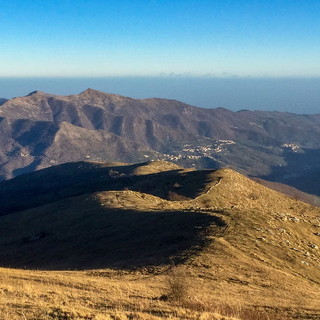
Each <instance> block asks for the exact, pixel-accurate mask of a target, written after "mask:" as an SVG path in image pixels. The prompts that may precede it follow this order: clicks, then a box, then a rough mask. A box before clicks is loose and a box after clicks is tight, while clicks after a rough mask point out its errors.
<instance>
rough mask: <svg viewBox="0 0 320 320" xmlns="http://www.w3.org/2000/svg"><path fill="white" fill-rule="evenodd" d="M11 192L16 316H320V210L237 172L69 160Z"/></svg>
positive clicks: (9, 246) (6, 275)
mask: <svg viewBox="0 0 320 320" xmlns="http://www.w3.org/2000/svg"><path fill="white" fill-rule="evenodd" d="M53 176H54V177H56V180H54V179H52V177H53ZM28 184H29V186H30V188H28V187H27V186H28ZM0 190H1V191H0V192H4V190H6V192H7V195H8V196H7V199H5V200H6V201H4V203H2V204H1V213H3V214H4V215H2V216H1V217H0V257H1V262H0V266H1V267H2V268H0V278H1V279H2V281H1V285H0V292H1V290H2V292H3V294H2V295H1V296H0V310H1V311H0V312H7V314H9V315H12V317H11V319H18V317H15V316H14V315H19V314H20V315H21V314H24V315H25V316H28V317H29V318H30V319H55V318H54V316H53V315H52V314H53V313H54V312H57V313H60V315H61V317H62V315H63V314H69V318H71V319H88V317H89V315H91V318H90V319H108V318H106V316H107V315H108V314H109V315H110V317H109V318H111V319H112V318H114V319H116V316H115V315H114V313H115V310H117V311H118V312H122V318H121V319H130V317H131V319H134V318H137V319H167V318H171V319H222V318H223V317H220V318H219V317H217V316H216V315H214V312H215V311H218V310H219V311H221V312H222V313H224V314H225V315H229V316H230V315H232V316H234V317H235V316H236V317H238V318H240V319H243V320H244V319H246V320H248V319H263V320H266V319H319V316H320V309H319V303H318V302H319V299H320V292H319V285H320V273H319V269H320V251H319V247H320V209H319V208H316V207H313V206H310V205H308V204H305V203H303V202H300V201H298V200H296V199H293V198H289V197H287V196H285V195H283V194H280V193H278V192H276V191H274V190H271V189H269V188H266V187H264V186H262V185H260V184H258V183H256V182H254V181H252V180H251V179H248V178H246V177H245V176H243V175H241V174H240V173H238V172H235V171H234V170H231V169H220V170H200V171H197V170H190V169H183V168H181V167H178V166H176V165H174V164H172V163H167V162H162V161H156V162H150V163H143V164H137V165H124V164H116V163H83V162H82V163H70V164H65V165H60V166H56V167H52V168H48V169H44V170H41V171H39V172H35V173H31V174H28V175H22V176H19V177H17V178H15V179H13V180H11V181H5V182H2V183H0ZM20 197H21V198H20ZM20 200H21V201H20ZM15 203H16V204H17V206H16V207H15V208H14V207H13V205H14V204H15ZM25 209H27V210H25ZM4 267H6V268H8V267H10V268H13V267H14V268H23V269H28V270H24V271H23V270H21V271H16V272H15V271H10V270H8V269H3V268H4ZM32 270H34V271H32ZM39 270H43V271H39ZM50 270H51V271H50ZM59 270H60V271H59ZM71 270H78V271H71ZM172 272H173V275H174V274H175V276H173V277H175V278H173V279H175V280H178V281H179V283H181V282H183V284H184V285H185V287H187V288H188V293H185V295H184V296H183V297H182V298H181V299H182V300H179V302H177V301H176V300H172V297H171V296H170V295H168V293H167V284H168V277H171V278H169V279H171V280H172ZM170 275H171V276H170ZM171 280H170V281H171ZM28 288H29V289H28ZM32 288H33V289H32ZM17 297H19V298H18V299H19V301H24V302H23V304H17V303H16V302H12V301H15V299H16V298H17ZM24 306H28V307H24ZM137 306H139V307H137ZM239 306H241V308H239ZM72 308H73V309H72ZM74 310H76V311H74ZM236 310H237V311H236ZM250 310H251V311H250ZM249 311H250V312H253V313H246V312H249ZM15 312H16V313H15ZM19 312H20V313H19ZM72 312H76V313H77V315H74V316H73V318H72V317H71V314H72ZM221 312H220V313H221ZM50 314H51V315H52V317H51V318H50V316H49V315H50ZM98 314H100V316H99V317H98ZM102 314H104V315H105V318H101V316H102ZM111 314H112V316H111ZM130 314H131V315H130ZM250 314H251V316H250V317H249V315H250ZM0 315H1V313H0ZM35 315H37V316H35ZM40 315H41V317H40ZM44 315H47V317H45V316H44ZM204 316H206V317H204ZM32 317H33V318H32ZM29 318H28V319H29ZM118 318H119V319H120V316H119V315H118Z"/></svg>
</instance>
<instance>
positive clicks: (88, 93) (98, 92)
mask: <svg viewBox="0 0 320 320" xmlns="http://www.w3.org/2000/svg"><path fill="white" fill-rule="evenodd" d="M92 94H103V95H106V94H107V93H104V92H102V91H98V90H95V89H92V88H88V89H86V90H84V91H82V92H81V93H80V95H92Z"/></svg>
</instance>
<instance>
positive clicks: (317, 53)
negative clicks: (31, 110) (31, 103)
mask: <svg viewBox="0 0 320 320" xmlns="http://www.w3.org/2000/svg"><path fill="white" fill-rule="evenodd" d="M319 17H320V1H318V0H269V1H263V0H210V1H209V0H171V1H170V0H118V1H115V0H114V1H109V0H77V1H74V0H11V1H7V0H0V21H1V23H0V40H1V42H0V78H2V79H7V78H8V77H9V78H12V79H17V78H24V79H30V78H35V79H36V78H37V79H38V82H32V81H31V82H30V81H29V82H28V83H29V84H34V85H35V84H37V88H32V90H33V89H40V90H43V91H48V89H49V90H51V91H53V92H56V91H57V93H59V91H60V92H61V91H63V93H67V92H66V91H68V90H69V91H68V92H70V93H74V91H75V90H79V91H81V90H82V89H85V88H86V87H89V86H90V85H89V84H90V81H89V80H88V81H86V80H83V81H82V82H81V81H80V82H79V81H78V80H77V79H80V78H81V79H89V78H90V79H91V80H92V79H94V78H96V79H100V80H97V81H98V82H93V84H96V85H97V86H98V87H99V88H100V89H104V90H106V91H107V89H108V88H111V89H114V90H115V91H117V92H116V93H120V94H127V95H130V94H131V95H133V96H137V97H149V96H152V95H153V94H152V93H155V94H157V93H159V94H161V97H164V98H167V97H168V98H173V97H172V90H171V91H170V88H169V87H168V89H167V91H165V90H164V88H165V87H166V86H164V85H163V86H162V88H160V89H159V88H156V86H159V85H160V83H161V79H160V80H159V81H160V82H159V81H158V80H157V81H158V82H157V81H155V78H157V77H160V78H162V79H164V80H163V81H164V82H165V81H166V80H165V79H169V80H168V81H169V82H170V79H171V80H172V81H171V83H172V85H174V83H175V81H176V80H174V79H175V78H183V79H189V82H188V83H186V84H185V88H186V89H185V93H184V94H183V89H182V87H181V90H180V89H179V90H180V91H179V92H180V93H179V94H178V97H177V98H179V99H181V100H184V101H186V102H189V103H193V104H197V101H195V97H198V98H199V103H198V104H202V105H203V106H210V107H211V106H218V104H219V106H225V107H230V106H231V107H230V108H232V106H233V105H234V103H233V101H235V102H237V98H242V99H243V100H242V101H239V103H238V104H237V103H235V104H236V105H239V106H240V105H243V104H244V103H248V104H250V105H253V104H256V105H257V106H256V107H257V108H259V106H264V107H263V108H269V109H274V108H278V107H279V106H280V107H282V108H285V109H286V110H289V111H290V110H293V111H296V110H298V111H299V112H304V110H306V112H309V111H310V110H311V109H310V110H308V109H306V108H307V106H303V107H300V109H299V106H296V107H293V104H292V103H291V100H292V96H291V97H290V95H292V92H297V91H295V88H296V86H295V85H293V86H291V87H290V86H288V82H287V81H286V80H285V79H288V78H289V79H299V78H300V79H307V80H306V81H307V82H305V83H304V84H303V86H306V84H307V83H309V84H311V87H312V88H317V89H319V90H318V91H320V87H319V81H318V79H319V78H320V36H319V35H320V19H319ZM112 77H119V79H120V80H121V79H122V80H123V82H121V81H120V80H119V81H114V83H116V84H118V86H115V85H114V84H113V85H112V84H111V82H110V81H109V80H110V79H115V78H112ZM146 77H149V82H148V85H147V86H146V85H145V84H146V82H143V81H144V80H143V79H145V78H146ZM43 78H48V79H56V80H53V82H51V84H53V83H55V84H56V86H54V85H48V81H47V82H46V81H44V82H43V81H42V80H41V79H43ZM61 78H69V79H70V81H69V82H68V81H64V82H63V83H64V89H63V90H61V85H59V83H58V80H57V79H60V80H61ZM102 78H108V80H106V82H105V85H101V83H102V82H101V81H102V80H101V79H102ZM125 78H127V80H125ZM132 78H136V79H138V78H141V79H140V82H139V81H138V82H137V83H140V84H141V86H144V87H146V88H149V89H145V90H144V91H143V88H137V90H136V91H134V92H132V90H128V83H129V82H130V81H132ZM142 78H143V79H142ZM195 78H196V80H195ZM221 78H222V79H226V78H227V79H236V78H239V79H248V78H249V79H250V78H252V79H262V80H261V81H260V83H261V86H262V85H263V84H264V83H266V82H264V80H263V79H284V80H283V81H282V82H281V83H280V88H283V90H284V91H283V92H282V91H281V90H280V91H281V92H279V88H278V87H277V82H276V81H275V82H273V84H272V85H271V86H270V85H269V86H268V85H267V87H268V88H269V89H266V91H265V92H266V93H265V94H262V95H261V99H262V97H263V98H265V97H267V95H268V94H270V95H271V96H270V97H269V98H270V99H267V100H264V101H262V100H261V101H259V99H258V98H257V93H256V94H255V95H254V99H251V100H250V99H249V98H248V94H249V93H250V90H256V89H257V85H256V84H255V85H253V84H252V83H253V82H250V81H249V82H248V81H246V80H244V82H243V83H242V84H241V85H236V87H235V89H234V87H232V86H231V87H230V83H231V82H229V83H227V82H223V80H221V83H220V84H219V85H218V84H217V83H216V82H214V81H213V80H212V79H221ZM130 79H131V80H130ZM309 79H315V81H314V82H310V81H309ZM18 80H19V79H17V81H11V82H3V80H1V83H2V84H3V85H2V87H0V97H11V96H17V95H20V92H21V90H22V88H24V90H28V88H29V86H28V85H24V86H22V84H21V81H20V82H19V81H18ZM60 80H59V81H60ZM99 81H100V82H99ZM108 81H109V82H108ZM126 81H127V82H126ZM128 81H129V82H128ZM179 81H180V80H179ZM179 81H178V82H179ZM194 81H196V82H197V81H198V82H197V85H195V87H197V88H199V90H198V91H196V92H194V91H192V92H194V95H193V98H192V97H191V98H189V97H190V93H189V92H188V90H189V91H190V88H192V89H193V87H192V86H193V84H194V83H195V82H194ZM201 81H202V82H201ZM257 81H258V80H257ZM308 81H309V82H308ZM49 82H50V81H49ZM169 82H168V83H169ZM176 82H177V81H176ZM9 83H10V85H11V87H10V88H9V87H8V85H7V84H9ZM60 83H62V82H61V81H60ZM79 83H82V85H79ZM86 83H87V84H88V85H86ZM91 83H92V81H91ZM99 83H100V85H99ZM179 83H183V81H182V80H181V81H180V82H179ZM214 83H215V85H214ZM234 83H238V82H237V81H236V82H234ZM250 83H251V84H250ZM268 83H269V82H268ZM25 84H26V82H25ZM143 84H144V85H143ZM201 84H203V85H201ZM222 84H224V85H225V87H223V88H222V87H221V85H222ZM269 84H270V83H269ZM278 84H279V82H278ZM152 85H153V86H152ZM210 85H212V87H210ZM181 86H182V85H181ZM244 87H245V89H243V90H242V91H241V90H240V89H239V88H244ZM258 87H259V86H258ZM179 88H180V87H179ZM204 88H207V89H206V90H207V91H205V90H204ZM261 88H262V87H261ZM270 88H274V91H272V90H271V89H270ZM277 88H278V89H277ZM162 89H163V90H162ZM147 90H148V91H147ZM219 90H220V91H219ZM230 90H233V91H235V92H238V96H236V95H234V96H231V97H230V94H231V95H232V93H230ZM239 90H240V91H239ZM259 90H260V89H259ZM259 90H258V91H257V92H261V90H260V91H259ZM218 91H219V92H218ZM311 91H312V95H311V97H310V96H308V94H310V90H304V91H303V90H302V91H301V94H304V95H305V98H306V100H307V101H309V102H310V106H311V105H312V106H313V107H312V108H313V109H312V110H314V108H315V107H316V106H320V96H319V94H316V93H315V92H316V91H317V90H316V89H312V90H311ZM177 92H178V91H177ZM210 92H211V95H210ZM221 92H225V94H226V97H225V99H224V100H223V99H220V100H219V99H216V100H215V99H214V98H215V97H216V96H214V94H215V93H216V95H217V94H218V93H219V94H220V95H221ZM268 92H269V93H268ZM298 92H300V91H299V90H298ZM25 93H27V92H25ZM274 94H278V95H279V94H280V95H281V97H280V96H279V97H280V98H279V99H278V100H277V101H273V100H272V98H274V97H272V95H274ZM228 95H229V100H228V99H227V98H228V97H227V96H228ZM204 97H207V98H205V99H204ZM297 97H298V96H297ZM300 98H301V97H300ZM266 101H267V102H268V104H267V105H266ZM298 101H299V99H298ZM221 104H222V105H221ZM294 104H295V105H296V104H297V102H295V103H294ZM233 108H237V106H234V107H233ZM310 108H311V107H310Z"/></svg>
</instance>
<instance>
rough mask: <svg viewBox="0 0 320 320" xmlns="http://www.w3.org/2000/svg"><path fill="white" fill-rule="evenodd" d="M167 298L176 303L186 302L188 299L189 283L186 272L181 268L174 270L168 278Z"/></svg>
mask: <svg viewBox="0 0 320 320" xmlns="http://www.w3.org/2000/svg"><path fill="white" fill-rule="evenodd" d="M166 283H167V296H168V298H169V299H171V300H174V301H176V302H179V303H181V302H184V301H186V300H187V298H188V291H189V281H188V275H187V274H186V272H185V271H184V270H182V269H180V268H174V269H173V270H172V271H171V273H170V274H169V275H168V276H167V279H166Z"/></svg>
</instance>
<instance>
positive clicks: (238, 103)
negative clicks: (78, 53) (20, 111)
mask: <svg viewBox="0 0 320 320" xmlns="http://www.w3.org/2000/svg"><path fill="white" fill-rule="evenodd" d="M89 87H90V88H93V89H96V90H100V91H104V92H108V93H114V94H120V95H125V96H129V97H132V98H139V99H144V98H153V97H157V98H166V99H175V100H180V101H183V102H186V103H188V104H191V105H195V106H198V107H204V108H218V107H223V108H227V109H229V110H233V111H238V110H241V109H248V110H267V111H287V112H295V113H301V114H310V113H320V78H309V79H308V78H205V77H202V78H201V77H182V76H170V77H166V76H162V77H105V78H0V97H4V98H12V97H15V96H24V95H26V94H28V93H29V92H31V91H34V90H41V91H44V92H48V93H53V94H62V95H68V94H78V93H80V92H81V91H84V90H85V89H87V88H89Z"/></svg>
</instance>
